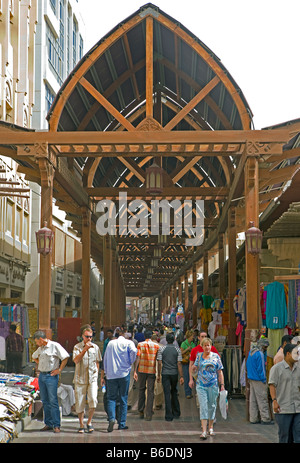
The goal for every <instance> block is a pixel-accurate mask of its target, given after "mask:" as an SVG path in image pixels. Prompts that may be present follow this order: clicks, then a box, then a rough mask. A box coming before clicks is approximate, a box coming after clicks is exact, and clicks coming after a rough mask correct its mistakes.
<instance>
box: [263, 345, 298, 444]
mask: <svg viewBox="0 0 300 463" xmlns="http://www.w3.org/2000/svg"><path fill="white" fill-rule="evenodd" d="M283 354H284V360H283V361H282V362H279V363H276V364H275V365H273V366H272V368H271V370H270V374H269V387H270V395H271V398H272V403H273V410H274V416H275V421H276V423H277V425H278V436H279V443H293V442H294V443H300V395H299V385H300V368H299V367H298V365H297V362H298V360H299V356H298V346H297V347H295V345H294V344H286V345H285V347H284V349H283Z"/></svg>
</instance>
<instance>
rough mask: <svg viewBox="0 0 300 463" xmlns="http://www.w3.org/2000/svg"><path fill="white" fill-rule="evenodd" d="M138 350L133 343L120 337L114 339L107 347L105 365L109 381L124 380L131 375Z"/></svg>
mask: <svg viewBox="0 0 300 463" xmlns="http://www.w3.org/2000/svg"><path fill="white" fill-rule="evenodd" d="M136 353H137V348H136V347H135V345H134V343H133V341H129V339H125V338H124V336H119V337H118V338H117V339H112V340H111V341H110V342H109V343H108V344H107V347H106V351H105V355H104V359H103V365H104V371H105V375H106V378H107V379H116V378H124V377H125V376H127V375H128V374H129V373H130V370H131V365H132V364H133V362H134V361H135V358H136Z"/></svg>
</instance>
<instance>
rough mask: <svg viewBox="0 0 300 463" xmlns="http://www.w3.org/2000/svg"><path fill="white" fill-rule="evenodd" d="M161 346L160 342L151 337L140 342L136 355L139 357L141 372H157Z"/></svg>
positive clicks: (139, 369)
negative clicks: (158, 354)
mask: <svg viewBox="0 0 300 463" xmlns="http://www.w3.org/2000/svg"><path fill="white" fill-rule="evenodd" d="M159 347H160V346H159V344H157V343H155V342H153V341H151V339H146V341H144V342H139V343H138V345H137V354H136V355H137V357H139V368H138V371H139V372H141V373H150V374H156V355H157V352H158V350H159Z"/></svg>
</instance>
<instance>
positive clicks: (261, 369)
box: [246, 350, 267, 383]
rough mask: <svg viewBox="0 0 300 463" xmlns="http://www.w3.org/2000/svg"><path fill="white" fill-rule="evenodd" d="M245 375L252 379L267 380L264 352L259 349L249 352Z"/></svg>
mask: <svg viewBox="0 0 300 463" xmlns="http://www.w3.org/2000/svg"><path fill="white" fill-rule="evenodd" d="M246 369H247V376H248V378H249V379H252V380H254V381H262V382H263V383H265V382H266V381H267V376H266V363H265V356H264V353H263V352H262V351H260V350H254V351H253V353H251V351H250V352H249V355H248V358H247V362H246Z"/></svg>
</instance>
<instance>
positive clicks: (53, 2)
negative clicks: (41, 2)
mask: <svg viewBox="0 0 300 463" xmlns="http://www.w3.org/2000/svg"><path fill="white" fill-rule="evenodd" d="M50 5H51V8H52V10H53V13H54V14H55V16H56V0H50Z"/></svg>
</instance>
